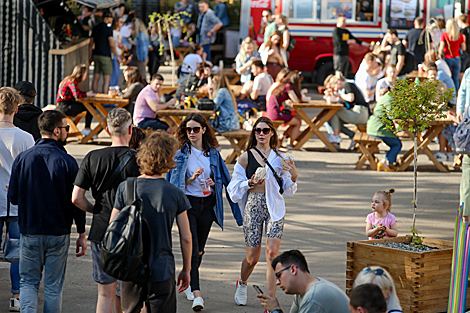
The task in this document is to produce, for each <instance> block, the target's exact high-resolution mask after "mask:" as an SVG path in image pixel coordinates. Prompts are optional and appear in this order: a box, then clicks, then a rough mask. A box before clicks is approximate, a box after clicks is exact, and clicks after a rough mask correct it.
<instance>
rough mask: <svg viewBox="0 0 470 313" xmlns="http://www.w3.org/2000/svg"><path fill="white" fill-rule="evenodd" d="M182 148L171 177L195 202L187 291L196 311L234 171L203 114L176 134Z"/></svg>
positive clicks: (234, 210)
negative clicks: (205, 261) (207, 251)
mask: <svg viewBox="0 0 470 313" xmlns="http://www.w3.org/2000/svg"><path fill="white" fill-rule="evenodd" d="M176 136H177V138H178V141H179V144H180V149H179V150H178V151H177V152H176V155H175V162H176V168H174V169H172V170H171V171H170V172H169V174H168V176H167V179H168V181H169V182H170V183H171V184H173V185H175V186H176V187H178V188H180V189H181V190H182V191H184V193H185V194H186V197H187V198H188V199H189V202H190V203H191V210H188V217H189V224H190V227H191V235H192V239H193V250H192V256H191V286H190V288H188V289H187V290H185V294H186V298H187V299H188V300H192V301H193V306H192V308H193V310H194V311H200V310H202V309H203V308H204V300H203V298H202V296H201V289H200V286H199V267H200V266H201V262H202V255H203V254H204V247H205V245H206V241H207V238H208V237H209V232H210V230H211V227H212V223H213V222H214V221H215V222H216V223H217V224H218V225H219V226H220V227H221V228H222V229H223V222H224V215H223V211H224V206H223V197H222V190H223V187H224V186H225V187H227V185H228V184H229V182H230V173H229V171H228V169H227V167H226V166H225V163H224V160H223V159H222V157H221V156H220V153H219V151H217V150H216V147H217V146H218V145H219V144H218V142H217V139H216V137H215V134H214V130H213V129H212V128H211V127H210V125H209V123H208V122H207V120H206V119H205V118H204V117H202V116H201V115H200V114H196V113H193V114H190V115H189V116H188V117H186V118H185V119H184V121H183V122H182V123H181V124H180V126H179V128H178V132H177V134H176ZM227 200H228V202H229V204H230V207H231V208H232V214H233V216H234V218H235V220H236V221H237V224H238V225H239V226H241V225H242V222H243V219H242V215H241V212H240V208H239V206H238V204H237V203H234V202H233V201H231V200H230V197H228V196H227Z"/></svg>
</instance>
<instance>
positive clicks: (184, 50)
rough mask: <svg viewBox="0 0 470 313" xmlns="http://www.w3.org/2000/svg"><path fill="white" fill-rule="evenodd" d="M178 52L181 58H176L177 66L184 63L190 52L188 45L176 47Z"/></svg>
mask: <svg viewBox="0 0 470 313" xmlns="http://www.w3.org/2000/svg"><path fill="white" fill-rule="evenodd" d="M174 50H175V51H176V52H178V55H179V58H178V60H176V66H180V65H181V64H183V60H184V57H185V56H186V55H187V54H188V53H189V48H188V47H177V48H174Z"/></svg>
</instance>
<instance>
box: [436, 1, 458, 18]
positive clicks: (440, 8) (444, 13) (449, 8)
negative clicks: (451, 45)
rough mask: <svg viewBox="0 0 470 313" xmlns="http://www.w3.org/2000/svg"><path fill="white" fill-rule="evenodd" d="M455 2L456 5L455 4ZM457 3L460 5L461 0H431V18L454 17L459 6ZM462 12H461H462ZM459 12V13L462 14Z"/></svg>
mask: <svg viewBox="0 0 470 313" xmlns="http://www.w3.org/2000/svg"><path fill="white" fill-rule="evenodd" d="M454 2H455V6H454ZM457 3H458V4H459V7H460V1H454V0H431V5H430V7H431V12H430V14H429V16H430V18H435V19H437V18H442V19H444V20H446V21H447V20H448V19H449V18H453V17H454V8H456V7H457ZM460 14H461V13H460ZM460 14H458V15H460Z"/></svg>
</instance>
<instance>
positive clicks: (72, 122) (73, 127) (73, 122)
mask: <svg viewBox="0 0 470 313" xmlns="http://www.w3.org/2000/svg"><path fill="white" fill-rule="evenodd" d="M86 114H87V111H83V112H82V113H79V114H77V115H76V116H75V117H73V116H66V117H65V119H66V120H67V124H69V126H70V131H69V135H68V136H69V137H77V138H78V140H79V141H81V140H82V139H83V135H82V132H81V131H79V130H78V128H77V125H78V123H80V121H81V120H82V118H84V117H85V116H86Z"/></svg>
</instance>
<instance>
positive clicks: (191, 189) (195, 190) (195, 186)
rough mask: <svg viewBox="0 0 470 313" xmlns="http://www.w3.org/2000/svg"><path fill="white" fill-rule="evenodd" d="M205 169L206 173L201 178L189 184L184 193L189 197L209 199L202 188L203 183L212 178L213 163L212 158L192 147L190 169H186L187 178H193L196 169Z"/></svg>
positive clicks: (189, 159) (189, 160)
mask: <svg viewBox="0 0 470 313" xmlns="http://www.w3.org/2000/svg"><path fill="white" fill-rule="evenodd" d="M200 167H202V168H204V173H202V174H201V175H199V177H198V178H197V179H196V180H195V181H192V182H191V183H189V184H188V185H187V186H186V188H185V189H184V193H185V194H186V195H188V196H194V197H207V196H209V195H210V194H208V195H205V194H203V193H202V187H203V186H204V185H203V184H201V183H203V182H204V181H205V180H206V179H207V177H211V161H210V158H209V157H207V156H205V155H204V151H200V150H198V149H196V148H194V147H193V146H191V153H190V154H189V157H188V167H187V168H186V176H185V177H186V178H189V177H191V176H192V175H193V174H194V172H195V171H196V169H198V168H200Z"/></svg>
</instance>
